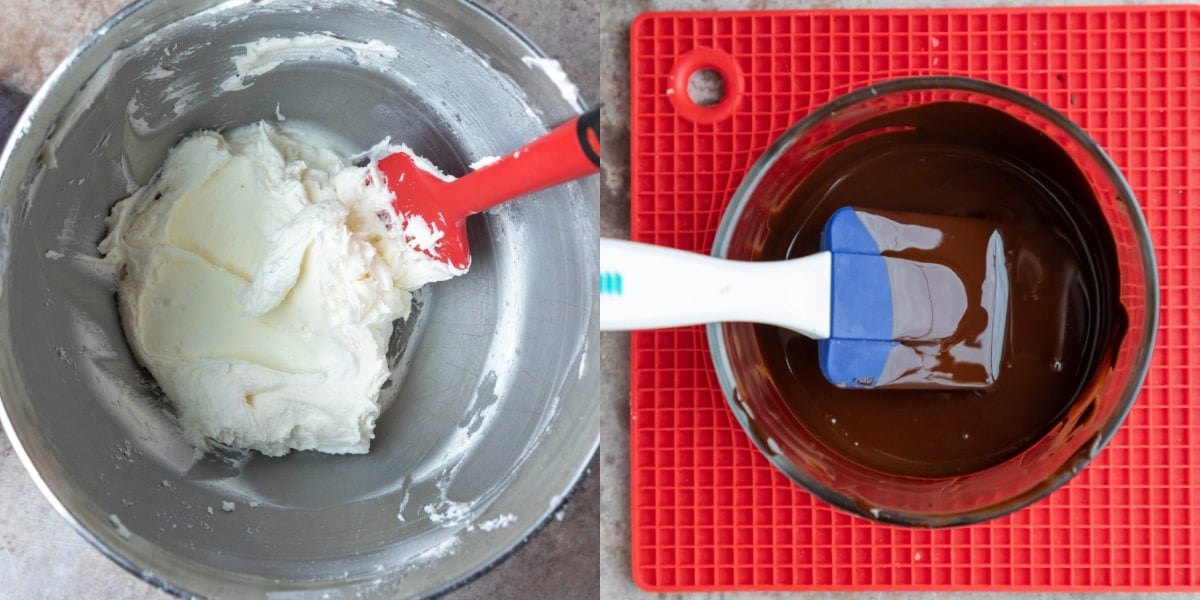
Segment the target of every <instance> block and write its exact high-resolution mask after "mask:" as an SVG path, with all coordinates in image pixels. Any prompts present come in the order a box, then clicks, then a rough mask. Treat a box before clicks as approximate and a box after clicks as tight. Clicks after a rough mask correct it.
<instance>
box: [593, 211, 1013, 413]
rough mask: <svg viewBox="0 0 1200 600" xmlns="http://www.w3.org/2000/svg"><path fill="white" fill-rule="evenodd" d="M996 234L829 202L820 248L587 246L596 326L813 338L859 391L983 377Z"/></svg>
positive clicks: (996, 272) (1001, 268)
mask: <svg viewBox="0 0 1200 600" xmlns="http://www.w3.org/2000/svg"><path fill="white" fill-rule="evenodd" d="M1004 260H1005V259H1004V245H1003V242H1002V241H1001V238H1000V235H999V233H998V232H997V231H996V230H995V229H994V228H992V227H990V226H988V225H987V224H986V223H984V222H982V221H978V220H975V219H961V218H954V217H940V216H929V215H915V214H908V213H896V212H883V211H875V212H872V211H865V210H855V209H853V208H843V209H841V210H839V211H837V212H836V213H834V215H833V216H832V217H831V218H830V219H829V221H828V222H827V223H826V226H825V229H824V230H823V232H822V236H821V252H818V253H816V254H813V255H810V256H806V257H803V258H798V259H791V260H786V261H775V262H739V261H729V260H722V259H718V258H713V257H709V256H704V255H701V254H695V253H691V252H683V251H680V250H673V249H669V248H662V247H658V246H651V245H647V244H638V243H634V242H627V241H621V240H607V239H606V240H601V243H600V272H601V274H600V294H601V295H600V328H601V329H605V330H625V329H649V328H657V327H672V326H679V325H693V324H698V323H713V322H725V321H746V322H754V323H766V324H771V325H777V326H780V327H786V328H788V329H792V330H794V331H797V332H799V333H802V334H804V335H806V336H808V337H812V338H815V339H817V340H818V356H819V360H820V364H821V370H822V372H823V373H824V375H825V377H826V379H828V380H829V381H830V382H832V383H833V384H835V385H838V386H844V387H867V388H883V387H891V388H968V389H970V388H983V387H987V386H990V385H991V384H992V383H993V382H994V381H995V379H996V376H997V374H998V372H999V368H1000V356H1001V352H1002V350H1003V340H1004V337H1003V336H1004V328H1005V323H1006V319H1007V313H1008V295H1009V289H1008V272H1007V269H1006V267H1005V262H1004Z"/></svg>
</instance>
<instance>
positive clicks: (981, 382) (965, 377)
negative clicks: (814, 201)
mask: <svg viewBox="0 0 1200 600" xmlns="http://www.w3.org/2000/svg"><path fill="white" fill-rule="evenodd" d="M821 249H822V250H824V251H829V252H830V253H831V254H832V277H831V282H832V284H831V309H832V312H831V317H830V336H829V338H827V339H822V340H819V341H818V356H819V360H820V362H821V370H822V372H823V373H824V375H825V377H826V379H828V380H829V381H830V382H831V383H833V384H834V385H838V386H843V387H867V388H876V387H879V388H883V387H888V388H926V389H929V388H968V389H970V388H985V387H988V386H991V385H992V384H993V383H994V382H995V380H996V377H997V376H998V374H999V369H1000V357H1001V353H1002V351H1003V340H1004V337H1003V336H1004V329H1005V324H1006V320H1007V314H1008V295H1009V289H1008V273H1007V269H1006V267H1005V262H1004V245H1003V242H1002V240H1001V238H1000V234H999V232H998V231H996V229H995V228H994V227H992V226H991V225H989V224H988V223H986V222H985V221H983V220H979V219H969V218H959V217H943V216H932V215H924V214H911V213H901V212H889V211H875V210H863V209H855V208H849V207H847V208H843V209H840V210H838V211H837V212H836V213H834V215H833V216H832V217H831V218H830V219H829V221H828V223H826V226H825V229H824V230H823V232H822V236H821Z"/></svg>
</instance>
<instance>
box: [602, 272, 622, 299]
mask: <svg viewBox="0 0 1200 600" xmlns="http://www.w3.org/2000/svg"><path fill="white" fill-rule="evenodd" d="M622 293H623V290H622V289H621V274H620V273H617V272H614V271H603V272H601V273H600V295H601V296H620V295H621V294H622Z"/></svg>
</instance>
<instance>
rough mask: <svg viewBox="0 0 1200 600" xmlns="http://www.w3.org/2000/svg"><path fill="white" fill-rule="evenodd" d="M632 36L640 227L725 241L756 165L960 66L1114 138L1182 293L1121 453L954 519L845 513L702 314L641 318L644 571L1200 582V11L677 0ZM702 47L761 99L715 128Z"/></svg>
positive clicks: (704, 246) (842, 584)
mask: <svg viewBox="0 0 1200 600" xmlns="http://www.w3.org/2000/svg"><path fill="white" fill-rule="evenodd" d="M631 47H632V54H631V70H632V96H631V113H632V231H633V238H634V239H636V240H639V241H644V242H652V243H655V244H661V245H666V246H674V247H678V248H685V249H691V250H699V251H704V252H707V251H708V250H709V249H710V247H711V243H712V238H713V235H714V233H715V230H716V227H717V224H718V222H719V221H720V217H721V213H722V210H723V209H724V207H725V205H726V203H727V202H728V200H729V197H730V195H731V194H732V192H733V190H734V189H735V188H736V187H737V185H738V182H739V181H740V179H741V177H742V175H743V173H744V172H745V170H746V169H747V168H748V167H749V165H750V164H751V163H752V162H753V161H754V160H755V159H756V158H757V157H758V155H759V154H760V153H761V152H762V151H763V150H764V149H765V147H766V146H767V144H768V143H769V142H770V141H771V140H772V139H773V138H774V137H775V136H776V135H778V134H779V133H781V132H782V131H783V130H785V129H786V128H787V127H788V126H789V125H791V124H792V123H794V122H795V121H797V120H798V119H800V118H801V117H802V116H803V115H804V114H806V113H807V112H808V111H810V110H811V109H813V108H815V107H817V106H819V105H820V104H822V103H825V102H827V101H829V100H831V99H832V98H834V97H835V96H837V95H840V94H842V93H844V92H847V91H849V90H851V89H853V88H857V87H860V86H862V85H865V84H867V83H870V82H872V81H876V80H879V79H885V78H890V77H897V76H904V75H919V74H944V73H953V74H960V75H968V76H972V77H978V78H982V79H987V80H990V81H993V82H996V83H999V84H1002V85H1007V86H1010V87H1013V88H1016V89H1019V90H1023V91H1025V92H1026V93H1029V94H1031V95H1033V96H1035V97H1037V98H1039V99H1041V100H1043V101H1045V102H1047V103H1049V104H1050V105H1051V106H1054V107H1055V108H1057V109H1059V110H1061V111H1063V112H1064V113H1066V114H1067V115H1068V116H1069V117H1071V118H1072V119H1074V120H1075V122H1077V123H1079V124H1080V125H1082V126H1083V127H1084V129H1086V130H1087V131H1088V132H1089V133H1090V134H1091V135H1092V136H1093V137H1095V138H1096V140H1097V141H1098V142H1099V143H1100V144H1101V146H1103V147H1104V148H1106V149H1107V150H1108V152H1109V154H1110V155H1111V156H1112V158H1113V159H1114V160H1115V161H1116V162H1117V164H1118V165H1119V166H1120V167H1121V169H1122V170H1123V172H1124V173H1125V175H1126V177H1128V179H1129V182H1130V184H1132V186H1133V188H1134V190H1135V191H1136V193H1137V195H1138V198H1139V201H1140V202H1141V204H1142V206H1143V208H1144V210H1145V215H1146V219H1147V221H1148V223H1149V224H1150V227H1151V229H1152V233H1153V239H1154V244H1155V250H1156V253H1157V256H1158V261H1159V276H1160V279H1161V285H1162V311H1161V326H1160V330H1159V335H1158V345H1157V350H1156V352H1155V356H1154V365H1153V367H1152V369H1151V371H1150V374H1149V376H1148V378H1147V380H1146V384H1145V388H1144V391H1143V393H1142V395H1141V397H1140V398H1139V400H1138V402H1137V405H1136V407H1135V408H1134V410H1133V412H1132V413H1131V414H1130V416H1129V418H1128V420H1127V421H1126V422H1125V424H1124V426H1123V427H1122V428H1121V430H1120V431H1119V433H1118V434H1117V435H1116V437H1115V438H1114V439H1113V441H1112V442H1111V443H1110V444H1109V446H1108V447H1107V448H1106V449H1105V450H1104V451H1103V452H1102V453H1101V454H1100V456H1099V457H1098V458H1097V459H1096V460H1095V461H1094V462H1093V463H1092V464H1091V465H1090V466H1089V467H1088V468H1087V469H1086V470H1085V471H1084V472H1083V473H1082V474H1081V475H1080V476H1078V477H1076V478H1075V479H1074V480H1072V482H1071V483H1070V484H1068V485H1067V486H1066V487H1064V488H1062V489H1060V490H1059V491H1057V492H1055V493H1054V494H1052V495H1050V496H1049V497H1048V498H1046V499H1044V500H1042V501H1040V502H1038V503H1037V504H1035V505H1034V506H1032V507H1030V508H1027V509H1025V510H1021V511H1018V512H1017V513H1015V514H1013V515H1010V516H1008V517H1006V518H1002V519H999V520H997V521H994V522H991V523H989V524H985V525H980V526H973V527H966V528H957V529H949V530H936V531H931V530H910V529H903V528H896V527H889V526H881V525H874V524H871V523H869V522H867V521H864V520H860V519H857V518H854V517H850V516H848V515H845V514H843V513H840V512H837V511H835V510H833V509H831V508H829V507H827V506H825V505H823V504H821V503H820V502H819V501H817V500H815V499H814V498H813V497H811V496H810V495H808V494H807V493H805V492H803V491H801V490H800V489H799V488H797V487H795V486H793V485H792V484H791V483H790V482H789V481H788V480H787V479H785V478H784V477H783V476H782V475H780V474H778V473H777V472H776V471H775V470H774V469H773V468H772V467H771V465H770V464H769V463H768V462H767V461H766V460H765V459H764V458H762V457H761V456H760V455H759V454H758V452H757V450H755V448H754V447H753V446H752V445H751V443H750V441H749V440H748V438H747V437H746V436H745V435H744V434H743V432H742V430H741V429H740V428H739V427H738V425H737V423H736V422H735V421H734V420H733V417H732V415H731V414H730V412H729V410H728V409H727V407H726V405H725V400H724V399H723V398H722V395H721V391H720V388H719V387H718V385H717V381H716V377H715V375H714V374H713V372H712V367H711V361H710V359H709V354H708V347H707V343H706V341H705V337H704V331H703V329H702V328H699V327H693V328H684V329H671V330H663V331H656V332H641V333H635V334H634V336H633V341H632V389H633V393H632V399H631V409H630V410H631V415H630V419H631V421H630V429H631V436H630V437H631V453H632V455H631V456H632V458H631V467H632V507H631V508H632V529H633V557H632V559H633V574H634V577H635V579H636V580H637V582H638V584H639V585H641V586H642V587H644V588H646V589H651V590H657V591H666V590H716V589H818V588H819V589H838V588H841V589H933V590H948V589H974V590H984V589H989V590H991V589H1012V590H1035V589H1040V590H1100V589H1123V590H1134V589H1139V590H1148V589H1186V588H1192V587H1195V586H1200V567H1198V566H1197V565H1198V564H1200V490H1195V489H1194V488H1195V487H1196V486H1197V485H1198V484H1200V391H1198V390H1197V386H1198V385H1200V370H1198V367H1200V196H1198V194H1200V8H1195V7H1123V8H1122V7H1113V8H1070V9H1067V8H1058V9H1004V10H991V11H974V10H932V11H923V10H921V11H913V10H908V11H848V12H837V11H825V12H761V13H748V12H740V13H654V14H647V15H643V16H642V17H641V18H639V19H638V20H637V21H636V22H635V23H634V25H633V28H632V32H631ZM702 47H711V48H716V49H719V50H721V51H723V52H725V53H727V54H728V55H730V56H732V57H733V59H734V61H735V62H736V64H737V66H738V67H739V68H740V69H741V71H742V80H741V82H742V84H743V86H744V87H743V89H741V90H740V91H739V92H740V93H742V94H744V96H743V99H742V102H741V104H740V106H738V107H737V108H736V110H735V111H734V112H733V113H732V115H730V116H728V117H727V118H725V119H723V120H720V121H718V122H717V123H715V124H703V123H696V122H694V121H692V120H689V119H686V118H683V117H682V116H681V115H680V113H679V112H678V110H677V108H676V104H677V103H678V101H679V99H678V98H676V99H672V98H671V95H673V94H674V92H675V86H677V85H678V80H673V79H672V71H673V69H675V67H676V64H677V61H678V57H680V56H682V55H685V54H687V53H689V52H690V51H692V50H694V49H697V48H702ZM684 75H685V77H684V80H686V73H685V74H684ZM727 89H729V84H727ZM680 92H681V93H686V92H685V91H683V90H680Z"/></svg>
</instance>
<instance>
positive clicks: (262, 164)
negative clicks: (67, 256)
mask: <svg viewBox="0 0 1200 600" xmlns="http://www.w3.org/2000/svg"><path fill="white" fill-rule="evenodd" d="M331 146H332V144H330V143H328V140H323V139H322V138H321V136H320V135H319V134H317V133H314V132H310V131H306V130H302V129H296V128H293V127H289V128H286V129H283V128H280V127H279V126H276V125H271V124H267V123H258V124H255V125H250V126H247V127H242V128H239V129H236V130H233V131H231V132H229V133H228V134H227V135H225V136H222V135H221V134H218V133H213V132H201V133H197V134H194V135H192V136H191V137H188V138H186V139H185V140H184V141H182V142H180V144H179V145H178V146H176V147H175V148H174V149H172V150H171V153H170V155H169V156H168V158H167V162H166V164H165V165H164V166H163V169H162V171H161V172H160V173H159V174H158V175H157V176H156V177H155V179H153V180H152V181H151V182H150V184H149V185H147V186H146V187H144V188H142V189H140V190H138V191H137V192H135V193H134V194H133V195H132V196H130V197H129V198H127V199H125V200H123V201H121V202H120V203H118V204H117V205H116V206H115V207H114V208H113V211H112V214H111V215H110V217H109V220H108V224H109V234H108V236H107V237H106V238H105V239H104V240H103V241H102V242H101V244H100V251H101V252H102V253H103V254H104V255H105V260H106V261H109V262H113V263H117V264H119V265H121V267H120V269H119V273H120V274H121V275H120V276H119V278H118V284H117V285H118V299H119V304H120V310H121V317H122V323H123V326H124V328H125V332H126V337H127V338H128V340H129V343H130V346H131V347H132V348H133V351H134V353H135V354H136V356H137V357H138V359H139V360H140V361H141V362H142V364H144V365H145V366H146V367H147V368H148V369H149V370H150V372H151V373H152V374H153V375H154V377H155V379H156V380H157V381H158V383H159V385H161V386H162V388H163V391H164V392H165V393H166V395H167V397H168V398H170V399H171V401H172V402H173V403H174V404H175V406H176V407H177V409H178V412H179V420H180V424H181V425H182V426H183V429H184V433H185V435H186V436H187V438H188V440H189V441H190V442H191V443H193V444H194V445H196V446H197V447H204V446H205V445H206V443H207V440H208V439H210V438H211V439H213V440H216V441H219V442H221V443H224V444H228V445H230V446H234V447H237V448H246V449H254V450H258V451H260V452H262V453H263V454H266V455H270V456H279V455H283V454H286V453H287V452H289V451H290V450H292V449H297V450H319V451H322V452H330V453H364V452H366V451H367V450H368V448H369V444H370V440H371V437H372V432H373V429H374V425H375V419H376V417H377V416H378V414H379V403H378V397H379V389H380V386H382V385H383V383H384V382H385V381H386V379H387V378H388V375H389V371H388V366H387V361H386V357H385V353H386V344H387V341H388V338H389V337H390V336H391V332H392V324H393V322H394V321H395V320H396V319H400V318H405V317H407V316H408V314H409V310H410V304H411V293H410V292H411V291H412V290H415V289H417V288H419V287H421V286H422V285H424V284H426V283H429V282H433V281H442V280H445V279H449V278H450V277H453V276H454V275H457V274H459V273H458V272H456V271H454V270H453V269H451V268H450V267H448V266H447V265H445V264H443V263H440V262H436V261H433V260H430V259H428V258H427V257H426V256H425V255H424V254H423V253H420V252H417V251H414V250H412V249H411V248H410V247H409V246H408V244H406V243H405V241H404V235H405V233H407V232H401V231H398V230H393V229H389V225H388V224H391V223H398V222H399V220H398V218H397V217H396V215H395V213H394V211H393V209H392V207H391V200H392V197H391V193H390V192H389V191H388V188H387V186H386V185H385V184H384V178H383V176H382V174H381V173H380V172H379V170H378V167H377V165H376V162H375V161H374V160H372V161H371V162H370V163H369V164H368V165H367V166H365V167H354V166H351V165H350V164H349V162H348V160H347V159H346V158H345V157H344V156H341V155H339V154H337V153H335V152H333V151H331V150H328V149H323V148H328V147H331ZM386 150H390V149H389V148H387V147H386V144H380V145H379V146H377V147H376V148H375V149H373V150H372V152H371V153H369V154H368V155H369V156H372V157H373V158H376V159H377V158H379V156H378V155H379V154H380V153H382V152H385V151H386ZM408 225H409V227H408V229H413V228H414V225H413V224H412V223H409V224H408ZM394 229H398V228H394ZM416 233H420V234H422V235H425V236H432V235H434V233H433V232H416Z"/></svg>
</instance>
